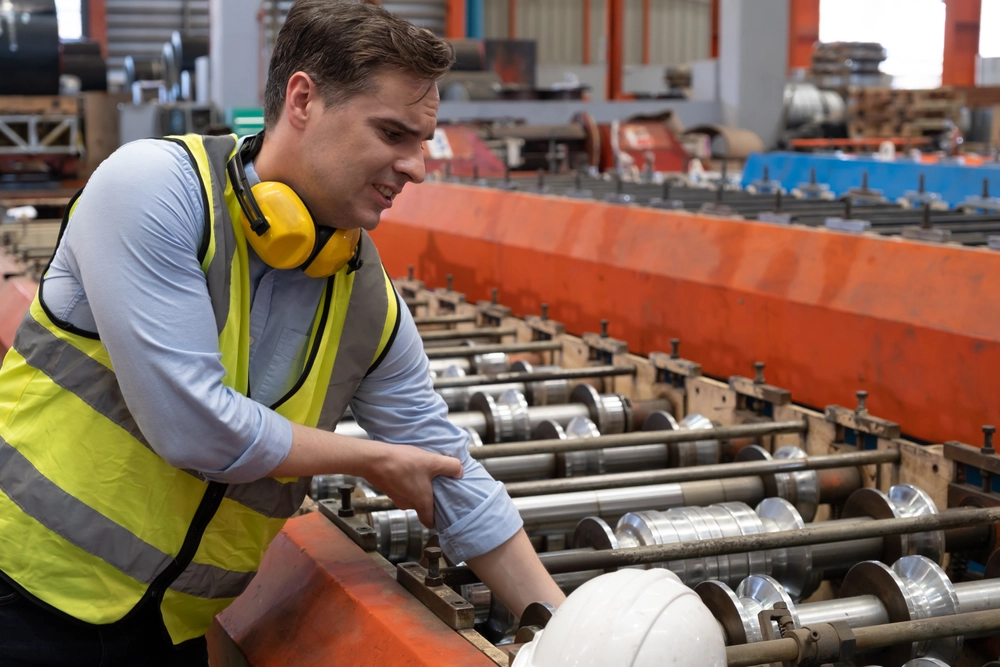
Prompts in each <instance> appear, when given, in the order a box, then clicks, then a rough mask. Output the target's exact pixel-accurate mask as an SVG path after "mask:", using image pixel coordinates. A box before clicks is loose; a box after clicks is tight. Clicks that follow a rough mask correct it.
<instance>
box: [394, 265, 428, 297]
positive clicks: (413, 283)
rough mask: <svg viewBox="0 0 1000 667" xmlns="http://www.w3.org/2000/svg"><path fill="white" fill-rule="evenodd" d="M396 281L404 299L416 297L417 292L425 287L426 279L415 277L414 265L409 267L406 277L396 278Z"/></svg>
mask: <svg viewBox="0 0 1000 667" xmlns="http://www.w3.org/2000/svg"><path fill="white" fill-rule="evenodd" d="M394 282H395V284H396V289H398V290H399V293H400V294H402V295H403V298H404V299H416V298H417V294H418V293H419V292H420V291H421V290H423V289H424V281H423V280H417V279H416V278H414V277H413V265H410V266H409V267H408V268H407V272H406V277H405V278H396V280H395V281H394Z"/></svg>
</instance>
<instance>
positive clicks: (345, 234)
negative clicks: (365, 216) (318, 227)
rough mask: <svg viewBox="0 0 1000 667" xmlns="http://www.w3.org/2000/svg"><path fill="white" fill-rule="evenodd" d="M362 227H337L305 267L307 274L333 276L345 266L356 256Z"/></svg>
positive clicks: (315, 276) (310, 275)
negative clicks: (355, 250) (355, 251)
mask: <svg viewBox="0 0 1000 667" xmlns="http://www.w3.org/2000/svg"><path fill="white" fill-rule="evenodd" d="M360 238H361V230H360V229H335V230H333V234H331V235H330V238H329V239H327V241H326V243H324V244H323V247H322V248H320V250H319V252H318V253H317V254H316V257H315V258H314V259H313V261H311V262H310V263H309V266H307V267H306V268H305V272H306V275H307V276H309V277H311V278H324V277H326V276H332V275H333V274H334V273H336V272H337V271H340V270H341V269H342V268H344V265H345V264H347V262H348V261H349V260H350V259H351V257H353V256H354V249H355V248H357V245H358V240H359V239H360Z"/></svg>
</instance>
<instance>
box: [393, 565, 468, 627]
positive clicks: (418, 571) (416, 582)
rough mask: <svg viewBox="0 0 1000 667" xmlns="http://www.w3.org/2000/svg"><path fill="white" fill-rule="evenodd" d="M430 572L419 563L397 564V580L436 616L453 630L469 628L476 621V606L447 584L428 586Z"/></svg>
mask: <svg viewBox="0 0 1000 667" xmlns="http://www.w3.org/2000/svg"><path fill="white" fill-rule="evenodd" d="M427 577H428V572H427V570H425V569H424V568H422V567H420V564H419V563H400V564H399V565H397V566H396V581H398V582H399V583H400V584H402V585H403V588H405V589H406V590H408V591H410V593H412V594H413V596H414V597H415V598H417V599H418V600H420V601H421V602H423V603H424V605H425V606H426V607H427V608H428V609H430V610H431V611H432V612H433V613H434V615H435V616H437V617H438V618H440V619H441V620H442V621H444V622H445V624H446V625H448V627H450V628H452V629H453V630H468V629H470V628H472V626H473V625H474V624H475V621H476V608H475V607H473V606H472V605H471V604H470V603H469V602H468V601H467V600H466V599H465V598H463V597H462V596H461V595H459V594H458V593H456V592H455V591H453V590H452V589H450V588H449V587H448V586H445V585H444V584H443V583H442V584H439V585H437V586H428V585H427V584H426V583H424V580H425V579H426V578H427Z"/></svg>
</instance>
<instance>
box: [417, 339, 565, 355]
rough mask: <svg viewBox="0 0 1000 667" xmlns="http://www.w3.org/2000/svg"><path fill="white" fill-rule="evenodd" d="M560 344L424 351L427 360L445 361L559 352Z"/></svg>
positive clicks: (507, 345)
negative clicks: (520, 353) (522, 353)
mask: <svg viewBox="0 0 1000 667" xmlns="http://www.w3.org/2000/svg"><path fill="white" fill-rule="evenodd" d="M560 351H562V343H560V342H559V341H550V340H542V341H532V342H529V343H501V344H497V345H455V346H449V347H435V348H431V349H429V350H425V351H424V353H425V354H426V355H427V358H428V359H445V358H448V357H475V356H478V355H480V354H493V353H495V352H502V353H504V354H514V353H515V352H560Z"/></svg>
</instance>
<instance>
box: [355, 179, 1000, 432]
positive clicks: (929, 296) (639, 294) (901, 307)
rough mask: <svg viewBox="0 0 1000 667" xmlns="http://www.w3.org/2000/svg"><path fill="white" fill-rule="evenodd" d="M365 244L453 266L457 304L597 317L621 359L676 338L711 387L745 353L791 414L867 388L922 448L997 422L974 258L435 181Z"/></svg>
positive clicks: (430, 270)
mask: <svg viewBox="0 0 1000 667" xmlns="http://www.w3.org/2000/svg"><path fill="white" fill-rule="evenodd" d="M374 238H375V240H376V242H377V243H378V246H379V252H380V254H381V256H382V258H383V261H384V262H385V263H386V265H387V267H388V269H389V271H390V275H398V274H400V273H402V270H405V267H406V266H407V265H408V264H414V265H416V266H417V275H419V276H420V277H421V279H423V280H425V281H427V283H428V284H430V285H441V284H443V283H444V275H445V274H446V273H452V274H454V275H455V279H456V283H455V284H456V285H459V286H460V289H462V290H465V291H466V292H467V293H468V294H469V296H470V298H484V297H486V296H487V295H488V293H489V289H490V288H492V287H494V286H499V287H500V288H501V290H502V293H503V295H504V302H505V303H506V304H507V305H509V306H511V307H513V309H514V311H515V312H516V313H537V312H538V310H539V306H540V304H541V303H542V302H543V301H548V302H549V303H550V306H551V315H552V317H553V318H554V319H557V320H559V321H561V322H563V323H564V324H565V325H566V327H567V329H568V330H569V331H571V332H575V333H580V332H584V331H593V330H594V328H595V326H596V325H597V323H598V322H599V320H600V319H601V318H602V317H607V318H610V320H611V327H610V329H611V331H610V333H611V335H613V336H615V337H617V338H621V339H624V340H628V341H629V343H630V348H631V349H632V350H633V351H634V352H639V353H649V352H652V351H665V350H668V349H669V340H670V338H672V337H680V338H682V339H683V340H684V345H685V347H686V348H687V356H689V357H691V358H695V359H699V360H700V361H701V362H702V366H703V368H704V370H705V372H706V373H707V374H710V375H714V376H716V377H729V376H730V375H735V374H738V373H740V372H743V371H744V368H745V362H746V360H747V359H760V360H761V361H765V362H767V364H768V374H769V376H770V377H769V380H770V381H771V382H773V383H774V384H776V385H778V386H782V387H785V388H787V389H789V390H790V391H791V392H792V393H793V395H795V396H796V398H797V400H799V401H801V402H802V403H804V404H806V405H814V406H822V405H830V404H835V403H837V402H843V401H844V400H845V398H846V397H848V396H851V395H852V394H853V392H854V391H855V390H856V389H858V388H865V389H867V390H868V391H869V392H870V393H871V396H872V398H871V400H870V404H869V409H870V410H871V411H872V412H873V413H875V414H878V415H881V416H882V417H884V418H886V419H890V420H896V421H901V422H905V423H906V427H907V429H908V433H912V434H913V435H916V436H918V437H920V438H922V439H924V440H928V441H937V442H941V441H944V440H946V439H952V438H958V439H961V440H965V441H966V442H976V441H978V439H979V437H980V436H979V429H978V426H979V425H980V424H983V423H988V422H989V421H990V419H991V418H992V417H993V416H995V408H996V405H997V402H998V396H1000V385H997V384H996V382H995V379H994V377H993V375H994V373H993V370H992V369H996V368H1000V309H996V308H989V307H988V304H990V303H993V300H994V299H995V295H996V294H998V293H1000V254H998V253H995V252H991V251H988V250H985V249H974V248H962V247H957V246H952V245H934V244H928V243H920V242H914V241H905V240H899V239H887V238H880V237H875V236H871V235H857V234H847V233H838V232H832V231H826V230H821V229H809V228H804V227H799V226H788V227H785V226H781V225H769V224H764V223H756V222H750V221H736V220H729V219H723V218H713V217H709V216H704V215H695V214H688V213H680V212H673V211H659V210H654V209H645V208H635V207H623V206H615V205H611V204H602V203H596V202H582V201H575V200H570V199H568V198H557V197H542V196H536V195H531V194H524V193H511V192H500V191H496V190H488V189H484V188H474V187H468V186H463V185H453V184H437V183H435V184H425V185H422V186H420V187H418V188H407V189H406V190H405V191H404V192H403V193H402V194H401V195H400V196H399V197H398V198H397V199H396V201H395V202H394V205H393V207H392V209H391V210H389V211H386V213H385V215H384V216H383V219H382V223H381V225H380V227H379V229H378V230H377V231H376V232H375V234H374ZM569 276H572V279H568V278H567V277H569ZM679 303H684V304H698V307H691V308H671V307H669V304H679Z"/></svg>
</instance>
